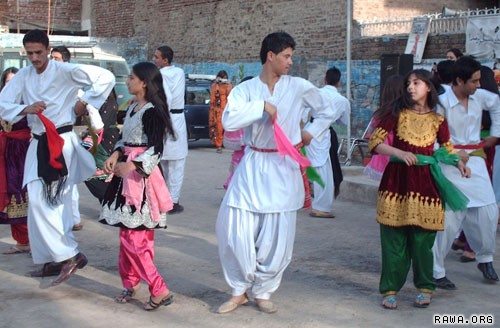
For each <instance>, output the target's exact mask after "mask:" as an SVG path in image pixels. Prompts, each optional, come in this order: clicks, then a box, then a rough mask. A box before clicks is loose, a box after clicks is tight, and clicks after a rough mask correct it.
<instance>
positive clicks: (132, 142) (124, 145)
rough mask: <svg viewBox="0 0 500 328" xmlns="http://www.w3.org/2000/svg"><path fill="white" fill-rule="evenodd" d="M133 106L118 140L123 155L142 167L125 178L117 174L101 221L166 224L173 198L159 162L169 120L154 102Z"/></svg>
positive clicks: (129, 224) (130, 226)
mask: <svg viewBox="0 0 500 328" xmlns="http://www.w3.org/2000/svg"><path fill="white" fill-rule="evenodd" d="M136 106H137V104H133V105H131V106H130V107H129V109H128V111H127V114H126V117H125V122H124V124H123V129H122V139H121V140H119V141H118V142H117V143H116V146H115V149H120V150H121V152H122V154H123V156H122V158H121V159H120V160H119V161H122V162H123V161H126V162H129V161H133V162H134V163H136V164H138V169H137V170H136V171H133V172H131V173H129V174H128V175H127V176H126V177H125V178H120V177H117V176H114V177H113V179H112V180H111V182H110V185H109V187H108V189H107V190H106V194H105V196H104V201H103V207H102V210H101V215H100V222H101V223H104V224H109V225H113V226H118V227H122V228H128V229H139V230H142V229H153V228H166V226H167V214H166V212H168V211H169V210H170V209H172V200H171V198H170V193H169V192H168V189H167V186H166V184H165V180H164V179H163V176H162V174H161V171H160V168H159V166H158V164H159V162H160V157H161V152H162V150H163V139H162V136H163V133H164V132H163V131H164V130H165V124H164V123H163V121H162V119H161V118H160V117H159V116H158V114H157V113H156V111H155V110H154V107H153V105H152V104H151V103H147V104H146V105H144V106H143V107H142V108H140V109H139V110H138V111H137V112H134V109H135V107H136Z"/></svg>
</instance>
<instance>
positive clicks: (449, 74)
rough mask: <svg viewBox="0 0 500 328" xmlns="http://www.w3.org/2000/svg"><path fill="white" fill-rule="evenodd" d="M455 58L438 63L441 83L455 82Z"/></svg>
mask: <svg viewBox="0 0 500 328" xmlns="http://www.w3.org/2000/svg"><path fill="white" fill-rule="evenodd" d="M453 65H455V62H454V61H453V60H443V61H440V62H439V63H438V64H437V72H438V76H439V81H440V83H443V84H450V83H451V82H453Z"/></svg>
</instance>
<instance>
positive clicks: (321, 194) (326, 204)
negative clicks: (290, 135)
mask: <svg viewBox="0 0 500 328" xmlns="http://www.w3.org/2000/svg"><path fill="white" fill-rule="evenodd" d="M340 77H341V72H340V70H339V69H338V68H336V67H332V68H330V69H328V70H327V72H326V74H325V86H324V87H323V88H322V89H321V92H323V93H324V96H325V97H326V98H327V99H328V101H329V102H330V103H331V106H332V107H333V108H334V109H335V110H336V111H337V112H339V113H341V117H340V119H339V121H340V122H342V123H343V124H347V123H348V116H349V114H350V112H351V104H350V103H349V100H348V99H347V98H346V97H344V96H342V95H341V94H340V93H339V92H338V90H337V87H340V85H341V82H340ZM312 121H314V117H313V120H312ZM309 124H311V123H308V124H307V125H309ZM307 125H306V128H307ZM331 144H332V143H331V135H330V129H327V130H326V131H325V132H324V135H322V136H321V138H314V139H312V140H311V143H310V144H309V145H308V146H306V153H307V158H309V160H310V161H311V166H313V167H314V168H315V169H316V171H317V172H318V175H319V176H320V177H321V180H323V183H324V184H325V186H324V187H322V186H321V185H320V184H319V183H317V182H313V192H314V198H313V201H312V206H311V207H312V208H311V214H310V215H311V216H313V217H324V218H333V217H335V216H334V214H333V212H332V210H333V200H334V198H335V197H334V194H335V186H334V180H333V169H332V162H331V158H330V147H331Z"/></svg>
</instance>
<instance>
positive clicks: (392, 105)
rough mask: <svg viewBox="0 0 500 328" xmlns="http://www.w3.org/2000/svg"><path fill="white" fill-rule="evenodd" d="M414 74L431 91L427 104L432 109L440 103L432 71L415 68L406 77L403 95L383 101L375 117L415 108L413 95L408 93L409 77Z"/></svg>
mask: <svg viewBox="0 0 500 328" xmlns="http://www.w3.org/2000/svg"><path fill="white" fill-rule="evenodd" d="M412 74H414V75H415V76H416V77H417V79H419V80H421V81H422V82H424V83H425V84H426V85H427V86H428V87H429V88H430V89H431V91H430V92H429V93H428V94H427V106H428V107H429V108H431V109H434V108H435V107H436V105H437V104H439V96H438V92H437V90H436V85H435V84H434V83H435V82H434V79H433V76H432V73H431V72H429V71H427V70H425V69H415V70H413V71H410V72H409V73H408V74H406V76H405V77H404V79H403V81H404V85H403V88H402V95H401V96H400V97H398V98H397V99H395V100H394V101H390V102H389V103H381V106H380V108H379V109H378V110H377V111H376V112H375V113H374V115H373V116H374V118H376V119H382V118H383V117H384V116H386V115H388V114H392V115H393V116H394V117H397V116H398V115H399V113H400V112H401V111H402V110H403V109H406V108H413V106H415V102H414V101H413V99H411V96H410V95H409V94H408V88H407V84H408V79H409V78H410V76H411V75H412ZM386 83H387V82H386Z"/></svg>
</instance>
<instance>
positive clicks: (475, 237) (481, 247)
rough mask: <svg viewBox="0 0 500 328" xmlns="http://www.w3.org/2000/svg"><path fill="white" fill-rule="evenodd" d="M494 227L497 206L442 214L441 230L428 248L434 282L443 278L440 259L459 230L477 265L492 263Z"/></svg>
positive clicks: (443, 273) (495, 225) (443, 270)
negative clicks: (432, 265) (432, 244)
mask: <svg viewBox="0 0 500 328" xmlns="http://www.w3.org/2000/svg"><path fill="white" fill-rule="evenodd" d="M497 225H498V207H497V204H490V205H486V206H481V207H471V208H468V209H467V210H465V211H459V212H453V211H446V212H445V215H444V231H438V232H437V234H436V240H435V241H434V246H433V247H432V252H433V254H434V272H433V277H434V278H436V279H440V278H443V277H444V276H446V270H445V268H444V259H445V258H446V255H447V254H448V252H449V251H450V248H451V245H452V243H453V240H454V239H455V237H456V236H457V233H458V232H459V231H460V229H461V228H462V229H463V231H464V233H465V237H466V238H467V242H468V243H469V246H470V247H471V248H472V250H473V251H474V252H475V253H476V260H477V261H478V262H479V263H487V262H492V261H493V254H494V253H495V246H496V245H495V244H496V241H495V239H496V235H497V233H496V230H497Z"/></svg>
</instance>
